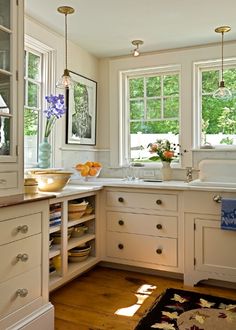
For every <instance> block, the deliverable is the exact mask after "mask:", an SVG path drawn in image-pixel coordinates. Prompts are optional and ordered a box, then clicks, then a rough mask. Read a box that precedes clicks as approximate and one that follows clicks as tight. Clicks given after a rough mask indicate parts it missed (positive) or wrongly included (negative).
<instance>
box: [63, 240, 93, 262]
mask: <svg viewBox="0 0 236 330" xmlns="http://www.w3.org/2000/svg"><path fill="white" fill-rule="evenodd" d="M90 250H91V246H90V245H89V244H83V245H80V246H77V247H75V248H73V249H71V250H70V251H69V252H68V260H69V262H81V261H84V260H86V259H87V258H88V256H89V253H90Z"/></svg>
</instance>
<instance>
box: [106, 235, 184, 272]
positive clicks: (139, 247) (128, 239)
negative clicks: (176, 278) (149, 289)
mask: <svg viewBox="0 0 236 330" xmlns="http://www.w3.org/2000/svg"><path fill="white" fill-rule="evenodd" d="M107 256H108V257H112V258H120V259H128V260H133V261H140V262H147V263H154V264H158V265H163V266H173V267H176V266H177V240H176V239H174V238H162V237H155V236H145V235H143V236H140V235H135V234H127V233H115V232H109V233H108V234H107Z"/></svg>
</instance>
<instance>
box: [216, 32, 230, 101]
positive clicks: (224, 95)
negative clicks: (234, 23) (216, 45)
mask: <svg viewBox="0 0 236 330" xmlns="http://www.w3.org/2000/svg"><path fill="white" fill-rule="evenodd" d="M230 30H231V28H230V27H229V26H220V27H217V28H216V29H215V32H216V33H221V81H220V85H219V88H218V89H217V90H216V91H215V92H214V94H213V97H214V98H217V99H225V100H227V99H230V98H231V97H232V94H231V92H230V90H229V89H228V88H226V87H225V82H224V33H226V32H229V31H230Z"/></svg>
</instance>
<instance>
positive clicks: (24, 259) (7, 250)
mask: <svg viewBox="0 0 236 330" xmlns="http://www.w3.org/2000/svg"><path fill="white" fill-rule="evenodd" d="M0 255H1V263H0V283H1V282H4V281H7V280H8V279H10V278H12V277H14V276H17V275H20V274H21V273H23V272H27V271H29V270H30V269H33V268H35V267H37V266H40V265H41V234H38V235H34V236H31V237H28V238H25V239H22V240H19V241H16V242H13V243H9V244H5V245H2V246H0Z"/></svg>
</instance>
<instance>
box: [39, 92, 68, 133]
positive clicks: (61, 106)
mask: <svg viewBox="0 0 236 330" xmlns="http://www.w3.org/2000/svg"><path fill="white" fill-rule="evenodd" d="M45 99H46V100H47V102H48V104H49V105H48V108H47V109H46V110H44V111H43V112H44V113H45V116H46V118H47V121H46V127H45V133H44V137H45V138H47V137H48V136H49V135H50V133H51V131H52V128H53V126H54V124H55V122H56V120H57V119H59V118H61V117H62V116H63V115H64V113H65V111H66V108H65V102H64V95H63V94H59V95H52V94H51V95H49V96H45Z"/></svg>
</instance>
